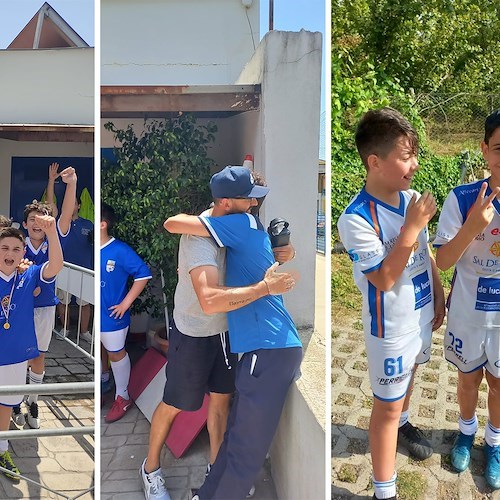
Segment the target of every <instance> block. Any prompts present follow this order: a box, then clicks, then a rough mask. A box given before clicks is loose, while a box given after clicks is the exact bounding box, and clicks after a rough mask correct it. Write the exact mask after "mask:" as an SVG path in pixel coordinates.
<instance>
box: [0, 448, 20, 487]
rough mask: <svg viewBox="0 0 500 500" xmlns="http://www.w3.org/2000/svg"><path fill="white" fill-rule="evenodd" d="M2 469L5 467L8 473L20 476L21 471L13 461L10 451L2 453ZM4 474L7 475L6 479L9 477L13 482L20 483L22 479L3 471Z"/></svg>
mask: <svg viewBox="0 0 500 500" xmlns="http://www.w3.org/2000/svg"><path fill="white" fill-rule="evenodd" d="M0 467H3V468H4V469H7V471H10V472H14V474H20V472H19V469H18V468H17V466H16V464H15V463H14V461H13V460H12V458H11V456H10V453H9V452H8V451H5V452H4V453H0ZM1 472H2V474H4V475H5V477H8V478H9V479H12V481H14V482H16V483H18V482H19V481H20V479H19V478H18V477H17V476H14V475H13V474H9V472H6V471H3V470H2V471H1Z"/></svg>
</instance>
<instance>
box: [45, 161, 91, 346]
mask: <svg viewBox="0 0 500 500" xmlns="http://www.w3.org/2000/svg"><path fill="white" fill-rule="evenodd" d="M58 169H59V164H58V163H52V164H51V165H50V166H49V180H48V182H47V203H48V204H49V205H51V207H52V212H53V214H54V217H57V215H56V214H57V205H56V203H55V194H54V185H55V182H56V179H57V178H58V177H59V175H60V174H59V173H58ZM80 206H81V203H80V200H79V199H78V198H76V196H75V205H74V207H73V212H72V214H71V221H70V226H69V230H68V234H67V236H66V238H65V241H64V261H65V262H69V263H70V264H75V265H77V266H80V267H85V268H86V269H94V246H93V241H92V240H93V234H94V224H93V223H92V222H91V221H90V220H88V219H84V218H83V217H80V216H79V214H78V213H79V210H80ZM56 294H57V298H58V299H59V303H58V304H57V306H56V307H57V317H58V318H59V320H60V321H61V324H62V328H63V330H62V333H63V334H66V333H67V331H68V330H69V329H70V327H69V307H68V304H69V303H70V301H71V299H72V297H73V295H72V294H71V293H68V292H66V291H62V290H59V289H57V291H56ZM76 303H77V304H78V305H79V306H81V321H80V338H83V339H84V340H86V341H87V342H89V343H90V342H92V334H91V333H90V331H89V323H90V314H91V310H90V304H89V303H88V302H85V301H83V300H81V299H80V298H78V297H77V298H76ZM65 330H66V331H65Z"/></svg>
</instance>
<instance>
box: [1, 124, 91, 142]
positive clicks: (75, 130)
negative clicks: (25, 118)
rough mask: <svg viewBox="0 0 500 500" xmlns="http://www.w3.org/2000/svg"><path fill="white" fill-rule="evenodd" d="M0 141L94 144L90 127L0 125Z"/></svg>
mask: <svg viewBox="0 0 500 500" xmlns="http://www.w3.org/2000/svg"><path fill="white" fill-rule="evenodd" d="M0 139H10V140H12V141H39V142H94V127H93V126H92V125H63V124H61V125H59V124H55V125H54V124H25V123H23V124H12V123H0Z"/></svg>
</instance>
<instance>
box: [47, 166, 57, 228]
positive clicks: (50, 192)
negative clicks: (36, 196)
mask: <svg viewBox="0 0 500 500" xmlns="http://www.w3.org/2000/svg"><path fill="white" fill-rule="evenodd" d="M58 169H59V163H51V164H50V165H49V180H48V181H47V200H46V201H47V203H48V204H49V205H50V206H51V207H52V215H53V216H54V217H55V218H57V214H58V213H59V210H58V209H57V205H56V202H55V196H54V184H55V182H56V179H57V178H58V177H59V173H58V172H57V170H58Z"/></svg>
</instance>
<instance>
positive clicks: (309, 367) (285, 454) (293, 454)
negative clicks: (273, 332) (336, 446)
mask: <svg viewBox="0 0 500 500" xmlns="http://www.w3.org/2000/svg"><path fill="white" fill-rule="evenodd" d="M300 334H301V338H302V340H303V343H304V347H305V349H304V351H305V354H304V360H303V361H302V367H301V369H302V376H301V378H300V379H299V380H298V381H297V382H296V383H295V384H294V385H292V387H291V389H290V392H289V394H288V398H287V401H286V403H285V407H284V409H283V413H282V415H281V420H280V424H279V427H278V430H277V432H276V436H275V438H274V441H273V444H272V446H271V451H270V455H271V471H272V476H273V480H274V484H275V487H276V492H277V494H278V498H280V499H287V500H304V499H305V498H307V499H308V500H324V499H325V494H326V493H325V470H326V469H325V467H326V464H325V457H326V455H325V421H326V419H325V414H326V391H325V362H326V347H325V341H324V336H322V335H321V334H319V333H318V332H316V331H313V330H312V329H310V330H305V331H300Z"/></svg>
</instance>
